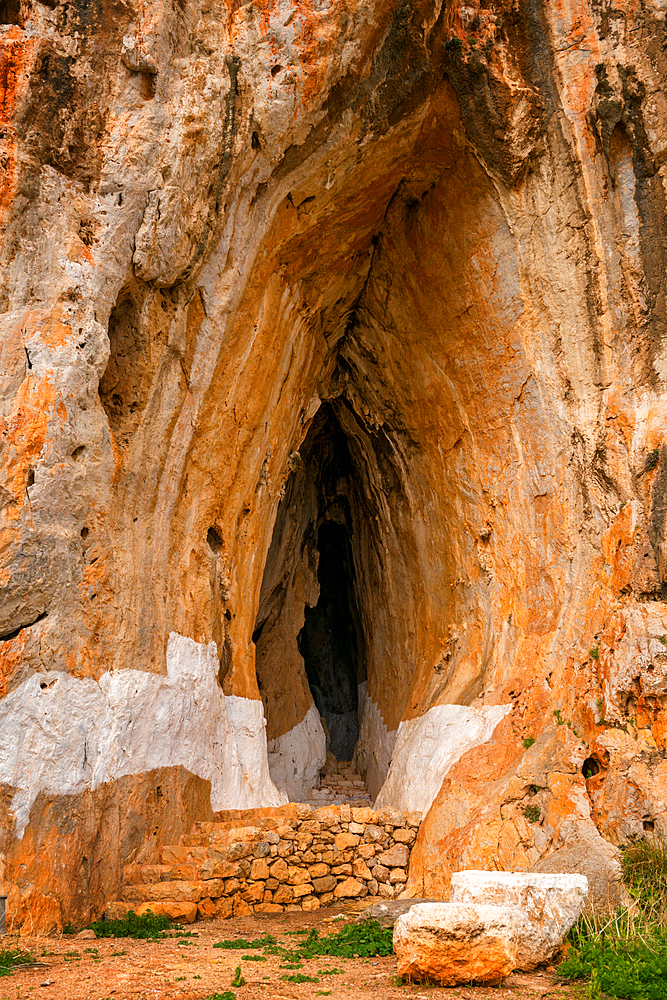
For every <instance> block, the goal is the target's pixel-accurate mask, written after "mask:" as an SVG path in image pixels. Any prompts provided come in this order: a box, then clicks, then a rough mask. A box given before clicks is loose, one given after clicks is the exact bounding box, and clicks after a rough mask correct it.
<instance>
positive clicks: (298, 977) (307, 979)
mask: <svg viewBox="0 0 667 1000" xmlns="http://www.w3.org/2000/svg"><path fill="white" fill-rule="evenodd" d="M280 978H281V979H286V980H287V982H288V983H319V979H318V978H317V976H304V974H303V972H295V973H294V975H293V976H288V975H284V976H281V977H280Z"/></svg>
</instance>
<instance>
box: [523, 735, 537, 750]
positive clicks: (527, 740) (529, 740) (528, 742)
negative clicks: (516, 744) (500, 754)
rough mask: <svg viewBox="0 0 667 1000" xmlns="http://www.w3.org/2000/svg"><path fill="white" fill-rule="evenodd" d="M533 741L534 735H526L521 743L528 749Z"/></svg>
mask: <svg viewBox="0 0 667 1000" xmlns="http://www.w3.org/2000/svg"><path fill="white" fill-rule="evenodd" d="M534 742H535V737H534V736H526V738H525V740H524V741H523V745H524V747H525V748H526V750H528V749H529V748H530V747H532V745H533V743H534Z"/></svg>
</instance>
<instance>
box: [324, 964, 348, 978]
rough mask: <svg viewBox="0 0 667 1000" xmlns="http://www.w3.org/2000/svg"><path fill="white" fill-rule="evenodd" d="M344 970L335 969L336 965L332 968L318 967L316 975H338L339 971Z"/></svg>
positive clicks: (342, 970)
mask: <svg viewBox="0 0 667 1000" xmlns="http://www.w3.org/2000/svg"><path fill="white" fill-rule="evenodd" d="M343 972H345V969H337V968H336V966H334V967H333V969H318V970H317V974H318V976H340V975H341V973H343Z"/></svg>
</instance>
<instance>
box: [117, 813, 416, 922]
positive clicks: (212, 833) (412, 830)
mask: <svg viewBox="0 0 667 1000" xmlns="http://www.w3.org/2000/svg"><path fill="white" fill-rule="evenodd" d="M366 798H367V796H366ZM420 819H421V817H420V816H419V815H418V814H409V815H405V814H403V813H401V812H398V811H397V810H392V809H383V810H380V811H378V812H374V811H373V810H372V809H371V808H370V804H365V803H364V804H360V805H355V804H350V803H342V804H339V805H332V804H330V802H329V801H327V803H326V804H324V805H322V804H321V803H318V804H317V805H316V806H315V808H313V807H312V806H310V805H308V804H305V803H290V804H289V805H288V806H281V807H278V808H275V809H262V810H244V811H240V810H237V811H233V812H226V813H219V814H217V815H216V819H215V821H214V822H198V823H196V824H195V825H194V827H193V829H192V831H191V832H190V833H188V834H185V835H184V836H182V837H181V839H180V842H179V843H178V844H171V845H164V846H163V847H162V849H161V852H160V863H159V864H132V865H127V866H125V868H124V870H123V884H122V891H121V899H120V900H117V901H116V902H115V903H114V904H113V906H115V907H116V909H118V910H119V912H120V910H122V909H123V908H125V912H127V909H129V908H133V909H134V910H135V911H136V912H143V911H145V910H146V909H147V908H150V909H152V910H153V911H154V912H164V913H167V914H168V915H170V916H172V915H173V919H182V920H190V919H195V918H196V917H199V918H205V917H221V916H232V915H239V916H240V915H244V914H249V913H253V912H266V913H278V912H283V911H284V910H314V909H317V908H319V907H321V906H327V905H329V904H331V903H333V902H343V901H345V900H349V899H363V898H365V897H366V896H368V897H370V898H383V899H393V898H395V897H396V896H397V895H398V894H399V893H400V892H401V891H402V890H403V888H404V886H405V883H406V881H407V870H408V864H409V854H410V850H411V845H412V843H413V842H414V840H415V837H416V832H417V828H418V826H419V822H420ZM112 909H113V907H111V909H110V908H107V913H108V914H109V913H110V912H111V910H112ZM193 913H194V916H193Z"/></svg>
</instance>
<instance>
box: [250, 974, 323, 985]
mask: <svg viewBox="0 0 667 1000" xmlns="http://www.w3.org/2000/svg"><path fill="white" fill-rule="evenodd" d="M280 978H281V979H286V980H287V982H288V983H319V979H317V977H316V976H304V974H303V972H295V973H294V975H293V976H288V975H287V974H285V975H284V976H281V977H280ZM236 985H240V984H237V983H232V986H236Z"/></svg>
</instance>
